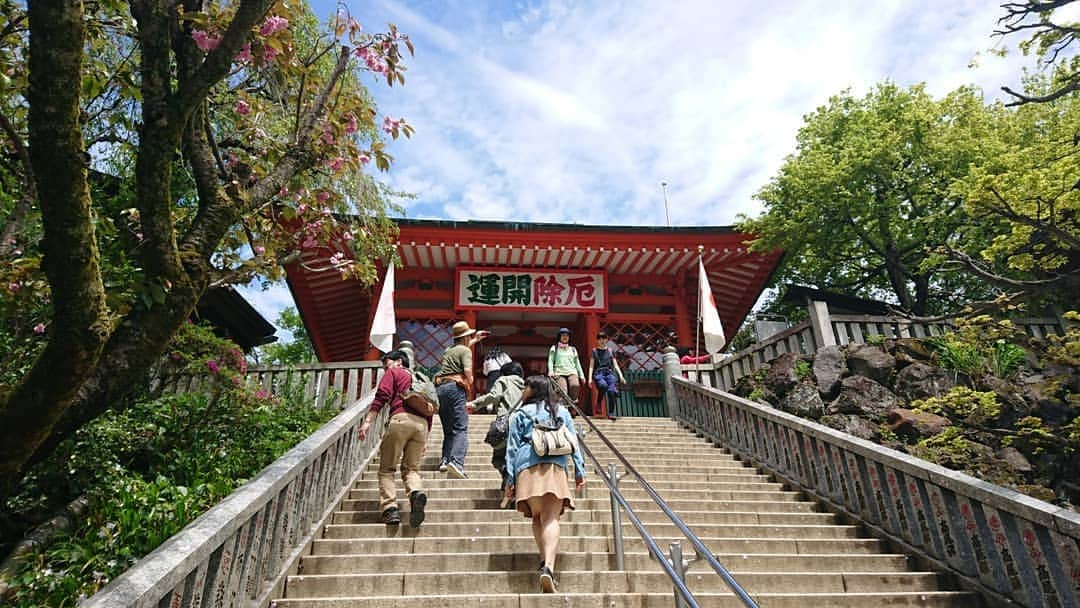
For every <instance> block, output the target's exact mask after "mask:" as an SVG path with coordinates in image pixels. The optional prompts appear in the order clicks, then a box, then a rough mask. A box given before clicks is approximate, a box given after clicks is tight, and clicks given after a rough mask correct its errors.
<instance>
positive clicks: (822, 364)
mask: <svg viewBox="0 0 1080 608" xmlns="http://www.w3.org/2000/svg"><path fill="white" fill-rule="evenodd" d="M813 371H814V381H815V382H817V386H818V392H819V393H820V394H821V398H822V399H833V398H835V397H836V393H837V392H838V391H839V390H840V380H841V379H842V378H843V377H844V373H845V372H847V365H846V364H845V363H844V355H843V353H841V352H840V347H839V346H826V347H825V348H823V349H821V350H819V351H817V353H816V354H815V355H814V366H813Z"/></svg>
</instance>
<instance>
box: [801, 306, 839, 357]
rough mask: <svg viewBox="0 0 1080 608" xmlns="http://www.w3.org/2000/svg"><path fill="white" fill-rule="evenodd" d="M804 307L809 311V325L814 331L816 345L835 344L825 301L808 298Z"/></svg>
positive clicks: (822, 346)
mask: <svg viewBox="0 0 1080 608" xmlns="http://www.w3.org/2000/svg"><path fill="white" fill-rule="evenodd" d="M806 307H807V309H809V311H810V327H811V328H812V329H813V331H814V339H815V340H816V341H817V347H818V348H824V347H826V346H835V345H836V335H834V334H833V330H832V322H831V321H830V320H829V305H828V304H826V303H825V302H819V301H817V300H810V301H808V302H807V306H806Z"/></svg>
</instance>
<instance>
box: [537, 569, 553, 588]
mask: <svg viewBox="0 0 1080 608" xmlns="http://www.w3.org/2000/svg"><path fill="white" fill-rule="evenodd" d="M540 593H555V574H554V573H553V572H552V571H551V568H548V567H547V566H540Z"/></svg>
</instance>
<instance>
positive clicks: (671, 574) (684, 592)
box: [578, 436, 700, 608]
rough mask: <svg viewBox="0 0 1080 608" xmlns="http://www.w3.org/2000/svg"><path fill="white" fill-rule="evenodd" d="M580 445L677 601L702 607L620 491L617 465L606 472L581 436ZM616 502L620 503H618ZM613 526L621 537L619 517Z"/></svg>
mask: <svg viewBox="0 0 1080 608" xmlns="http://www.w3.org/2000/svg"><path fill="white" fill-rule="evenodd" d="M578 445H579V446H580V447H581V450H582V451H583V452H584V453H585V454H586V455H587V456H588V457H589V459H590V460H592V461H593V462H594V463H595V464H596V474H597V475H599V476H600V479H602V480H603V482H604V484H606V485H607V487H608V491H609V492H611V497H612V502H613V504H612V505H611V507H612V511H613V512H617V511H616V510H617V509H618V507H620V506H621V507H622V508H623V509H625V510H626V516H627V517H629V518H630V523H632V524H634V527H635V528H637V531H638V534H640V535H641V540H642V541H644V542H645V546H646V547H648V549H649V553H651V554H652V555H653V557H654V558H656V560H657V561H658V562H660V564H661V565H662V566H663V567H664V573H666V574H667V575H668V578H670V579H671V584H672V585H674V586H675V597H676V602H678V600H679V599H682V601H683V602H685V604H683V605H685V606H689V607H690V608H700V604H698V601H697V599H696V598H695V597H694V594H693V593H691V592H690V589H689V588H688V587H687V586H686V581H685V580H684V578H685V573H684V574H683V576H680V575H679V572H678V571H677V568H676V565H675V562H674V561H671V562H669V561H668V559H667V557H666V556H665V555H664V551H663V549H661V548H660V546H659V545H657V544H656V540H655V539H654V538H653V536H652V534H650V533H649V530H648V528H646V527H645V524H644V523H642V521H641V519H640V518H639V517H638V516H637V514H636V513H634V509H633V508H631V507H630V503H629V502H627V500H626V497H625V496H623V494H622V492H620V491H619V478H618V477H617V476H616V475H615V465H614V464H613V465H611V466H610V468H609V472H608V473H605V472H604V469H603V467H602V466H601V465H600V459H598V458H597V457H596V454H593V452H592V450H590V449H589V447H588V446H587V445H585V442H584V441H583V440H582V437H580V436H579V437H578ZM614 503H618V504H617V505H616V504H614ZM613 526H614V528H613V532H614V533H615V534H617V535H619V536H620V538H621V534H622V527H621V526H622V524H621V523H620V522H619V520H618V518H617V517H616V518H615V521H614V522H613ZM617 544H618V545H619V551H617V552H616V560H617V561H618V564H619V565H620V566H621V565H622V560H623V555H622V546H621V545H622V543H621V542H619V543H617ZM680 566H681V564H680ZM619 569H620V570H621V569H622V568H621V567H620V568H619Z"/></svg>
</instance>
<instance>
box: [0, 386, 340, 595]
mask: <svg viewBox="0 0 1080 608" xmlns="http://www.w3.org/2000/svg"><path fill="white" fill-rule="evenodd" d="M332 414H333V412H330V411H327V410H314V409H312V408H310V407H306V406H305V405H304V402H303V401H302V392H300V391H297V392H296V393H295V394H294V395H286V396H285V398H284V399H283V400H280V401H279V400H269V399H263V400H255V399H245V398H243V397H242V396H241V395H240V394H239V393H236V392H230V393H224V394H220V395H218V396H216V397H215V396H210V395H206V394H187V395H171V396H167V397H162V398H159V399H154V400H150V401H142V402H139V403H136V404H135V405H133V406H132V407H130V408H128V409H126V410H124V411H121V412H109V413H107V414H106V415H104V416H102V417H101V418H99V419H98V420H95V421H94V422H93V423H91V424H90V425H87V426H86V427H84V428H82V429H80V430H79V431H78V433H77V434H76V436H75V437H74V438H73V439H72V440H70V441H68V442H65V443H64V444H63V445H62V446H61V447H60V448H59V449H58V450H57V452H56V453H55V454H54V456H53V458H51V459H49V460H48V461H46V462H43V463H42V464H41V465H40V466H38V467H35V468H34V469H33V471H32V473H31V474H30V475H28V476H27V478H26V479H25V480H24V484H23V489H22V492H20V493H19V495H17V496H15V497H14V498H12V499H11V500H10V501H9V504H8V507H9V509H12V510H13V511H16V510H27V509H35V508H41V507H43V506H44V505H45V504H47V503H53V502H56V495H57V494H63V498H64V500H66V499H68V498H69V497H73V496H77V495H80V494H85V495H87V497H88V498H89V500H90V506H89V509H88V517H86V519H85V520H83V521H82V522H80V523H79V526H78V528H77V529H76V530H74V531H73V532H72V533H71V534H70V535H68V536H65V537H62V538H59V539H57V540H56V541H55V542H53V543H51V544H49V545H48V546H46V547H44V548H42V549H40V550H38V551H37V552H35V553H34V554H33V555H32V556H31V557H29V558H28V559H27V560H26V561H25V562H24V563H23V564H22V567H21V569H20V572H19V574H18V576H17V577H16V578H15V580H14V585H15V596H14V598H15V605H16V606H26V607H30V606H57V607H67V606H75V605H76V599H77V597H78V596H80V595H91V594H93V593H94V592H95V591H97V590H98V589H99V588H100V587H101V586H103V585H104V584H106V583H107V582H108V581H109V580H111V579H112V578H114V577H115V576H117V575H118V574H119V573H120V572H122V571H123V570H124V569H125V568H127V567H128V566H130V565H131V564H132V563H133V562H134V561H135V560H136V559H138V558H139V557H141V556H143V555H145V554H147V553H148V552H150V551H152V550H153V549H154V548H155V547H157V546H158V545H159V544H161V543H162V542H163V541H164V540H165V539H167V538H168V537H170V536H172V535H173V534H175V533H176V532H178V531H179V530H180V529H181V528H183V527H184V526H185V525H187V524H188V523H190V522H191V521H192V520H193V519H194V518H195V517H197V516H198V515H199V514H200V513H202V512H203V511H205V510H206V509H207V508H209V507H211V506H213V505H214V504H216V503H217V502H219V501H220V500H221V499H222V498H224V497H225V496H227V495H228V494H229V493H230V492H232V490H234V489H235V488H236V487H238V486H239V485H240V484H241V483H243V482H244V481H246V480H247V479H248V478H250V477H251V476H253V475H254V474H256V473H257V472H258V471H259V470H261V469H262V468H263V467H265V466H266V465H267V464H269V463H270V462H272V461H273V460H274V459H275V458H277V457H278V456H280V455H281V454H282V453H284V452H285V451H287V450H288V449H290V448H291V447H292V446H294V445H295V444H296V443H298V442H299V441H301V440H302V439H304V438H305V437H307V436H308V435H310V434H311V432H313V431H314V430H315V429H317V428H318V427H319V426H320V425H321V424H322V423H323V422H325V421H326V420H327V419H328V418H329V417H330V416H331V415H332ZM50 495H52V497H51V498H50Z"/></svg>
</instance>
